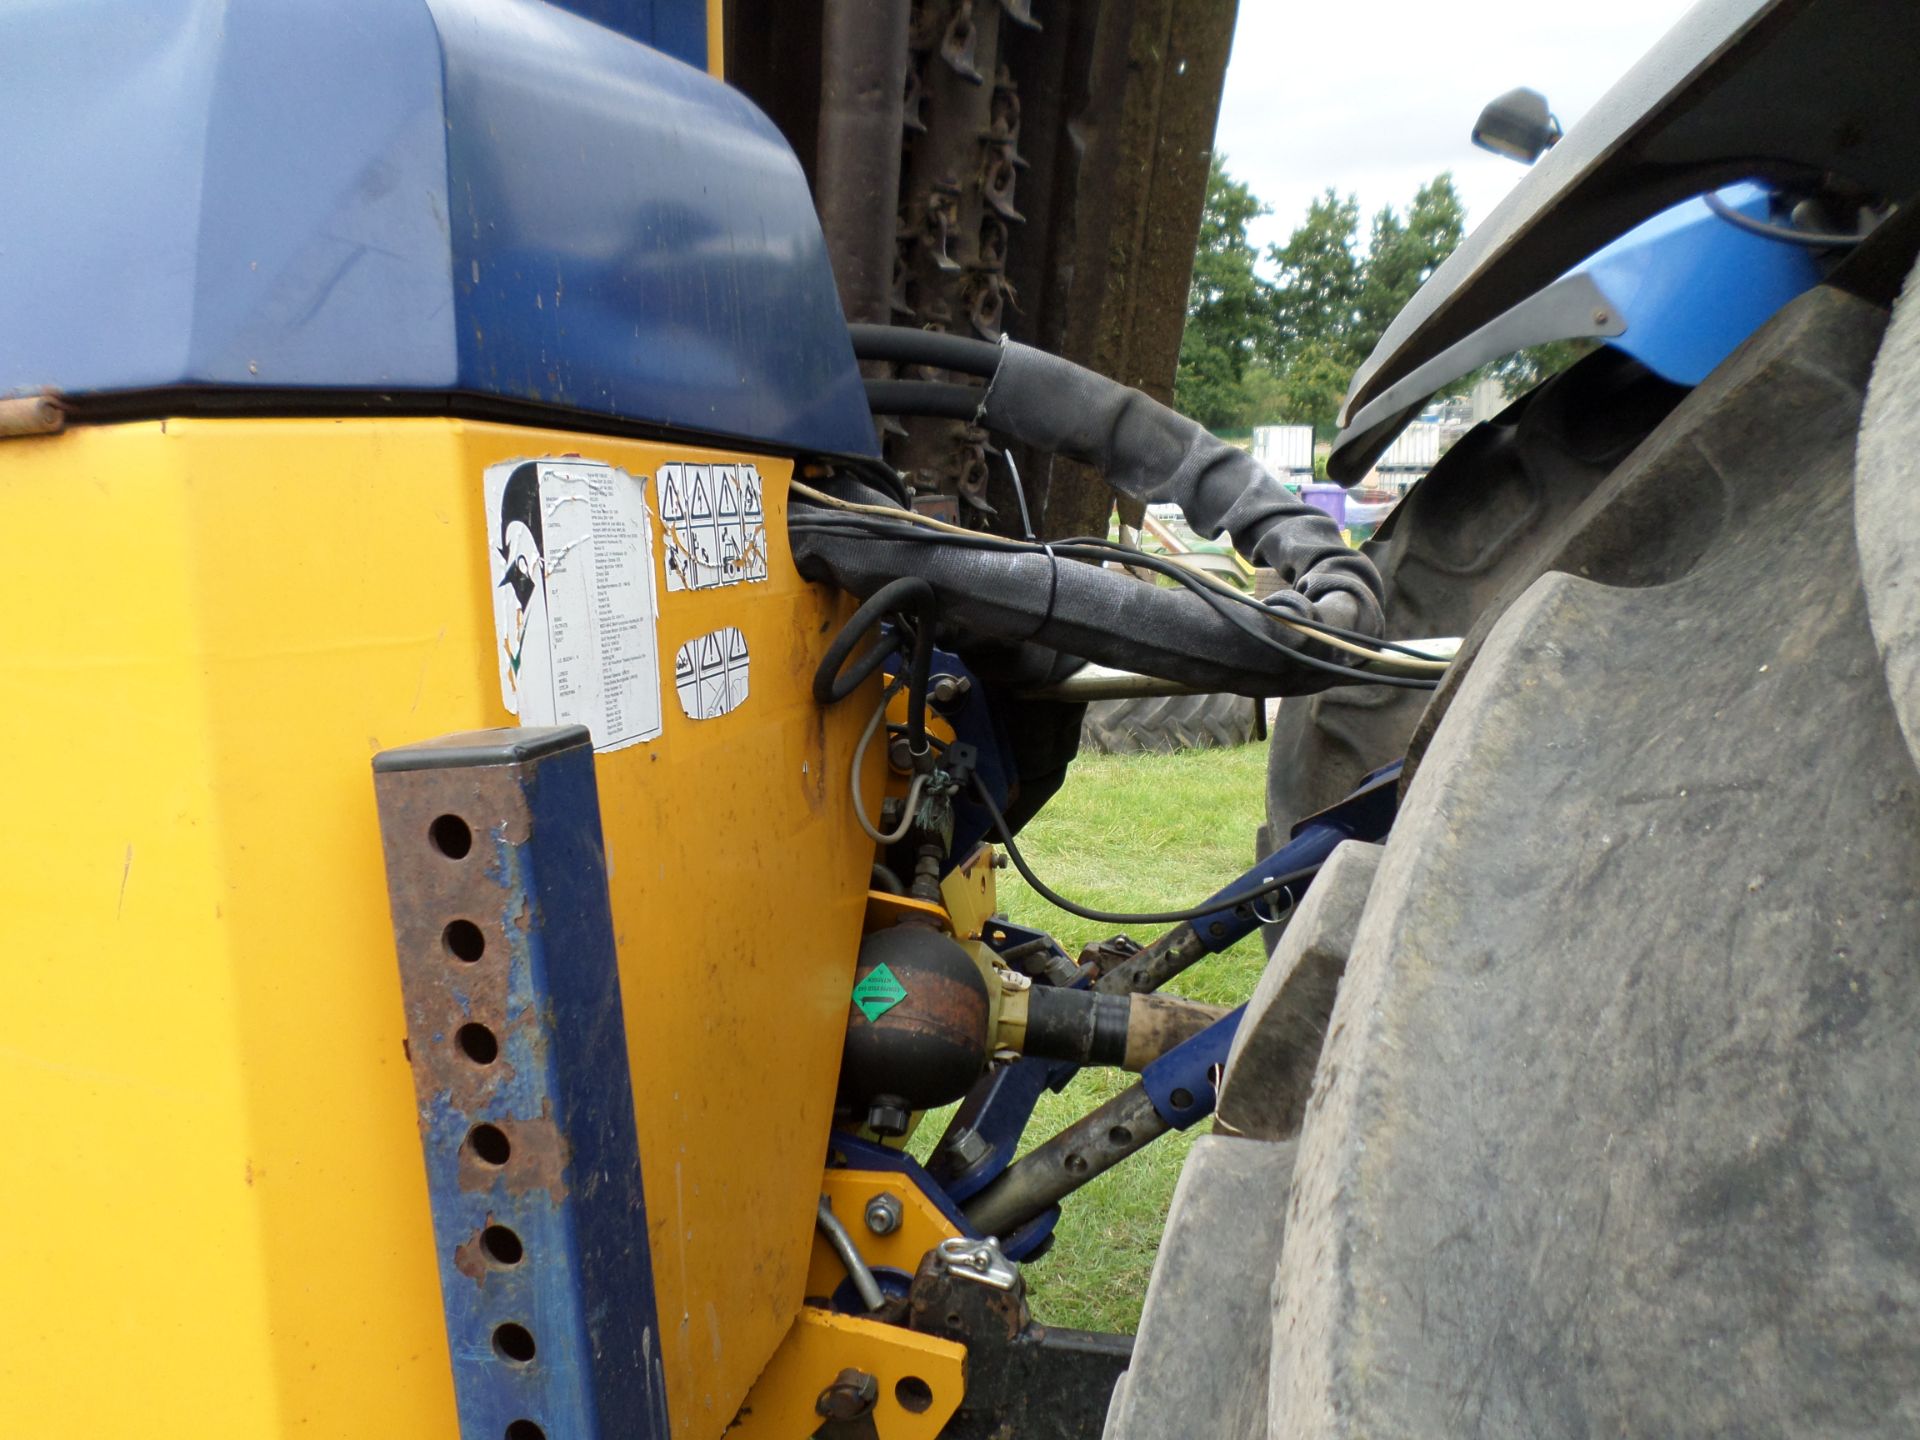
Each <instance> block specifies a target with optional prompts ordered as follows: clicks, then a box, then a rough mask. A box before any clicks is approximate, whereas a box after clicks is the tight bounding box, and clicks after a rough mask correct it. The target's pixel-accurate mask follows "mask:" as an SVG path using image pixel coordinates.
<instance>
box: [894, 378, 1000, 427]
mask: <svg viewBox="0 0 1920 1440" xmlns="http://www.w3.org/2000/svg"><path fill="white" fill-rule="evenodd" d="M986 393H987V392H986V388H985V387H984V386H980V385H949V384H947V383H945V382H944V381H939V380H869V381H867V408H868V409H869V410H871V411H873V413H874V414H876V415H933V416H938V417H940V418H941V419H945V420H973V419H975V418H976V417H977V416H978V415H979V414H980V402H981V400H982V399H983V398H985V396H986Z"/></svg>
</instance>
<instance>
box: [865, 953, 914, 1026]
mask: <svg viewBox="0 0 1920 1440" xmlns="http://www.w3.org/2000/svg"><path fill="white" fill-rule="evenodd" d="M906 998H907V987H906V986H904V985H902V984H901V983H900V982H899V981H898V980H896V979H894V978H893V971H891V970H889V969H888V968H887V967H886V966H885V965H876V966H874V967H873V969H871V970H869V971H868V972H867V973H866V976H865V977H864V978H863V979H862V980H861V981H860V983H859V984H858V985H856V986H854V987H853V1003H854V1004H855V1005H858V1006H859V1007H860V1013H861V1014H862V1015H864V1016H866V1017H867V1023H868V1024H869V1025H871V1024H872V1023H873V1022H874V1021H876V1020H878V1019H879V1018H880V1017H881V1016H882V1015H884V1014H886V1013H887V1011H889V1010H891V1009H893V1007H894V1006H896V1005H898V1004H899V1003H900V1002H901V1001H902V1000H904V999H906Z"/></svg>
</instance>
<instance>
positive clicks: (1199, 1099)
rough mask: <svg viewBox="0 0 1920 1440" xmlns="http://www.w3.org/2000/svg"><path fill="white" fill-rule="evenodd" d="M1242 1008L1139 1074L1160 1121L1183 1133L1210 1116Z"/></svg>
mask: <svg viewBox="0 0 1920 1440" xmlns="http://www.w3.org/2000/svg"><path fill="white" fill-rule="evenodd" d="M1246 1013H1247V1007H1246V1006H1244V1005H1242V1006H1241V1007H1240V1008H1239V1009H1237V1010H1234V1011H1232V1012H1230V1013H1228V1014H1226V1015H1222V1016H1221V1017H1220V1018H1219V1019H1218V1020H1216V1021H1214V1022H1213V1024H1211V1025H1209V1026H1208V1027H1207V1028H1206V1029H1204V1030H1202V1031H1201V1032H1200V1033H1199V1034H1198V1035H1193V1036H1189V1037H1188V1038H1187V1039H1185V1040H1182V1041H1181V1042H1180V1043H1179V1044H1178V1045H1176V1046H1174V1047H1173V1049H1171V1050H1169V1051H1167V1053H1166V1054H1164V1055H1162V1056H1160V1058H1159V1059H1157V1060H1154V1061H1152V1062H1150V1063H1149V1064H1148V1065H1147V1068H1146V1069H1144V1070H1142V1071H1141V1072H1140V1084H1141V1087H1142V1088H1143V1089H1144V1090H1145V1091H1146V1092H1147V1098H1148V1099H1149V1100H1151V1101H1153V1108H1154V1109H1155V1110H1156V1111H1158V1112H1159V1115H1160V1118H1161V1119H1162V1120H1164V1121H1166V1122H1167V1123H1168V1124H1169V1125H1171V1126H1173V1128H1174V1129H1176V1130H1185V1129H1187V1128H1188V1127H1189V1126H1191V1125H1193V1124H1194V1123H1195V1122H1196V1121H1200V1120H1204V1119H1206V1118H1207V1116H1209V1115H1211V1114H1212V1113H1213V1106H1214V1102H1215V1101H1216V1100H1217V1099H1218V1098H1219V1094H1220V1072H1221V1070H1222V1069H1224V1068H1225V1066H1226V1063H1227V1052H1228V1051H1229V1050H1231V1049H1232V1048H1233V1037H1234V1036H1235V1035H1236V1034H1237V1033H1238V1032H1239V1029H1240V1017H1241V1016H1243V1015H1245V1014H1246Z"/></svg>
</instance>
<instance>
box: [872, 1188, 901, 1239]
mask: <svg viewBox="0 0 1920 1440" xmlns="http://www.w3.org/2000/svg"><path fill="white" fill-rule="evenodd" d="M902 1214H903V1212H902V1210H901V1206H900V1197H899V1196H898V1195H895V1194H893V1193H892V1192H891V1191H886V1190H883V1191H881V1192H880V1193H879V1194H878V1195H876V1196H874V1197H873V1198H872V1199H871V1200H869V1201H867V1229H869V1230H871V1231H872V1232H873V1233H874V1234H876V1235H891V1234H893V1232H894V1231H896V1230H898V1229H899V1228H900V1220H901V1216H902Z"/></svg>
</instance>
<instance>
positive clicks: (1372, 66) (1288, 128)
mask: <svg viewBox="0 0 1920 1440" xmlns="http://www.w3.org/2000/svg"><path fill="white" fill-rule="evenodd" d="M1687 8H1688V7H1687V5H1686V4H1685V3H1682V0H1603V3H1595V0H1455V3H1453V4H1451V5H1447V6H1437V5H1434V4H1432V3H1430V0H1425V3H1423V0H1346V3H1339V4H1327V3H1324V0H1311V3H1301V0H1240V18H1239V21H1238V23H1237V24H1236V26H1235V28H1234V35H1233V57H1232V60H1231V61H1230V62H1229V64H1228V66H1227V83H1226V91H1225V93H1224V95H1223V96H1222V97H1221V105H1220V124H1219V128H1218V130H1217V131H1216V132H1215V141H1214V145H1215V148H1216V149H1217V150H1218V151H1219V152H1220V153H1221V154H1223V155H1224V156H1225V157H1226V163H1227V169H1228V171H1229V172H1230V173H1231V174H1232V175H1233V176H1234V178H1236V179H1238V180H1240V181H1242V182H1244V183H1245V184H1247V185H1248V186H1249V187H1251V188H1252V190H1253V193H1254V194H1255V195H1257V196H1259V197H1260V199H1261V200H1263V201H1265V202H1266V204H1267V205H1268V206H1270V207H1271V208H1272V211H1273V213H1272V214H1271V215H1269V216H1265V217H1263V218H1261V219H1260V220H1258V221H1256V222H1255V224H1254V227H1253V230H1252V237H1253V240H1254V242H1255V244H1256V245H1258V246H1259V247H1260V248H1261V249H1262V250H1263V251H1264V249H1265V247H1266V246H1268V245H1270V244H1277V243H1280V242H1282V241H1284V240H1285V239H1286V238H1287V235H1288V234H1289V233H1290V232H1291V231H1292V230H1293V228H1294V226H1295V225H1297V224H1299V223H1300V220H1301V218H1302V217H1303V216H1305V214H1306V211H1307V206H1308V205H1309V204H1310V203H1312V201H1313V198H1314V197H1315V196H1316V195H1318V194H1319V193H1320V192H1321V191H1323V190H1325V189H1326V188H1327V187H1328V186H1329V185H1331V186H1333V187H1334V188H1335V189H1337V190H1338V191H1339V192H1340V193H1341V194H1342V195H1345V194H1347V193H1349V192H1352V193H1354V194H1357V195H1358V196H1359V198H1360V213H1361V224H1362V238H1363V239H1364V231H1365V225H1366V221H1367V219H1368V218H1369V217H1371V216H1372V214H1373V213H1374V212H1375V211H1377V210H1378V209H1379V208H1380V207H1381V206H1383V205H1392V206H1393V207H1394V208H1395V209H1398V210H1404V209H1405V207H1406V205H1407V203H1408V201H1410V200H1411V199H1412V198H1413V192H1414V191H1415V190H1416V189H1418V188H1419V187H1420V186H1421V185H1422V184H1424V183H1425V182H1426V181H1428V180H1430V179H1432V178H1433V177H1434V176H1435V175H1436V174H1438V173H1439V172H1440V171H1442V170H1451V171H1453V177H1454V182H1455V183H1456V184H1457V185H1458V186H1459V189H1460V193H1461V196H1462V198H1463V199H1464V200H1465V202H1466V206H1467V224H1468V227H1469V228H1471V227H1472V226H1473V225H1474V224H1475V223H1476V222H1477V221H1479V220H1481V219H1483V218H1484V217H1485V216H1486V214H1487V212H1488V211H1490V210H1491V209H1492V208H1493V207H1494V206H1495V205H1496V204H1497V203H1499V201H1500V199H1501V197H1503V196H1504V195H1505V194H1506V193H1507V191H1508V190H1510V189H1511V188H1512V187H1513V185H1514V183H1515V182H1516V181H1518V180H1519V179H1520V177H1521V176H1522V175H1523V174H1525V173H1526V172H1525V170H1524V169H1523V167H1521V166H1520V165H1518V164H1516V163H1515V162H1513V161H1511V160H1503V159H1501V158H1499V157H1498V156H1495V155H1489V154H1487V153H1486V152H1485V151H1483V150H1478V149H1476V148H1474V146H1473V144H1472V143H1471V142H1470V141H1469V140H1468V138H1467V136H1468V132H1469V131H1471V130H1472V128H1473V122H1474V118H1475V117H1476V116H1477V115H1478V114H1479V113H1480V107H1481V106H1482V105H1484V104H1486V102H1487V101H1489V100H1491V99H1492V98H1493V97H1494V96H1495V95H1498V94H1500V93H1501V92H1502V91H1505V90H1510V89H1512V88H1513V87H1514V86H1516V85H1531V86H1532V87H1533V88H1535V89H1536V90H1540V91H1543V92H1544V93H1545V94H1546V97H1547V100H1548V102H1549V103H1550V104H1551V105H1552V106H1553V109H1554V112H1555V113H1556V114H1557V115H1558V116H1559V117H1560V120H1561V122H1562V123H1563V124H1565V125H1566V126H1567V127H1569V128H1571V127H1572V126H1573V124H1574V123H1575V122H1576V121H1577V120H1579V118H1580V117H1581V116H1582V115H1584V114H1585V113H1586V112H1587V111H1588V110H1589V109H1591V108H1592V106H1593V103H1594V101H1596V100H1598V99H1599V98H1600V96H1601V95H1603V94H1605V93H1606V91H1607V89H1608V88H1609V87H1610V86H1611V85H1612V84H1613V82H1614V81H1615V80H1617V79H1619V78H1620V76H1621V75H1622V74H1623V73H1624V72H1625V71H1626V70H1627V68H1628V67H1629V66H1631V65H1632V64H1633V63H1634V61H1636V60H1638V59H1639V58H1640V56H1641V55H1643V54H1645V53H1646V51H1647V50H1648V48H1649V47H1651V46H1652V45H1653V44H1654V43H1655V42H1656V41H1657V40H1659V38H1660V37H1661V36H1662V35H1664V34H1665V33H1666V32H1667V31H1668V30H1670V29H1671V28H1672V27H1673V25H1674V23H1675V22H1676V21H1677V20H1678V19H1679V18H1680V16H1681V15H1683V14H1685V13H1686V10H1687Z"/></svg>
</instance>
